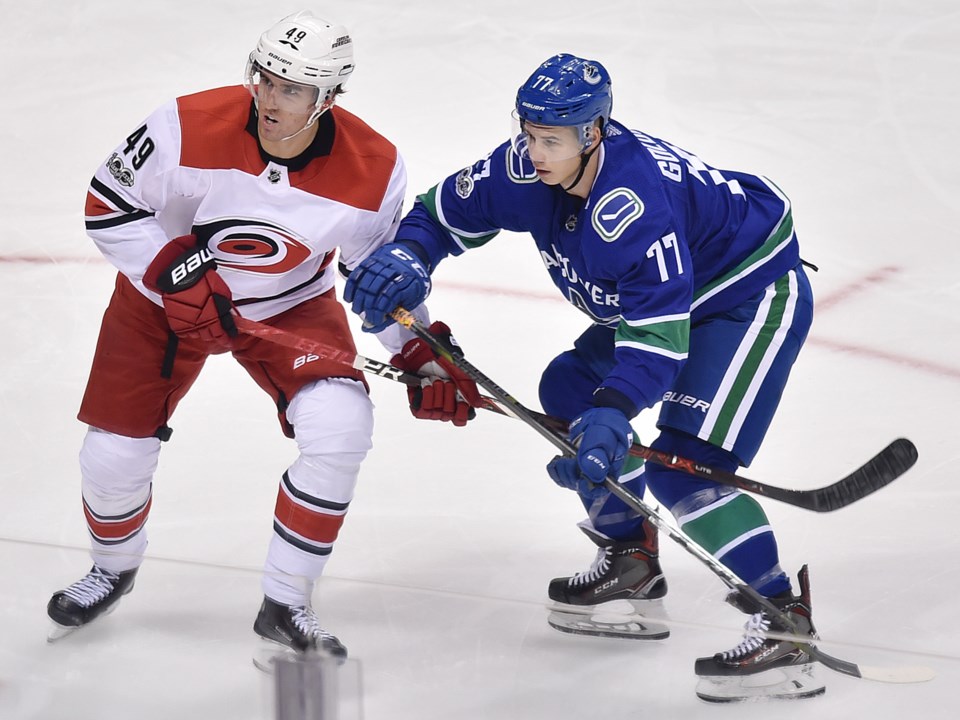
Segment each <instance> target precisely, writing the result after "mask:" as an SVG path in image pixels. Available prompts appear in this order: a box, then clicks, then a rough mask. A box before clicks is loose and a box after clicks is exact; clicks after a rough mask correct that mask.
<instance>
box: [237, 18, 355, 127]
mask: <svg viewBox="0 0 960 720" xmlns="http://www.w3.org/2000/svg"><path fill="white" fill-rule="evenodd" d="M353 67H354V65H353V41H352V40H351V39H350V33H349V32H347V29H346V28H345V27H344V26H343V25H337V24H335V23H330V22H327V21H326V20H322V19H320V18H318V17H316V16H315V15H314V14H313V13H312V12H311V11H309V10H301V11H300V12H298V13H294V14H293V15H290V16H288V17H285V18H284V19H283V20H281V21H280V22H278V23H276V24H275V25H273V26H272V27H271V28H269V29H267V30H266V32H264V33H263V34H262V35H261V36H260V39H259V40H258V41H257V46H256V47H255V48H254V49H253V51H252V52H251V53H250V57H249V59H248V61H247V71H246V74H245V78H244V85H246V86H247V88H248V89H249V90H250V92H251V93H252V94H253V96H254V99H256V88H255V86H256V84H257V83H256V75H257V74H258V73H259V72H260V71H261V70H264V71H266V72H268V73H271V74H273V75H276V76H277V77H281V78H284V79H285V80H289V81H290V82H295V83H299V84H301V85H310V86H313V87H315V88H317V89H318V90H319V92H318V95H317V102H316V109H315V111H314V113H313V115H312V117H311V118H310V121H309V122H308V123H307V126H308V127H309V126H310V125H311V124H313V122H314V120H316V119H317V118H318V117H320V115H322V114H323V113H324V112H325V111H326V110H328V109H329V108H330V107H331V106H332V105H333V101H334V98H335V96H336V94H337V91H339V90H340V89H341V87H342V86H343V84H344V83H345V82H346V81H347V78H349V77H350V74H351V73H352V72H353Z"/></svg>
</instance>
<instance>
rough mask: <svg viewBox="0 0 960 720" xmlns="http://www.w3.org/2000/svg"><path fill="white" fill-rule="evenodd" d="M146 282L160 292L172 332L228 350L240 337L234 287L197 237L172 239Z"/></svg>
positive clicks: (147, 273)
mask: <svg viewBox="0 0 960 720" xmlns="http://www.w3.org/2000/svg"><path fill="white" fill-rule="evenodd" d="M143 283H144V285H146V286H147V287H148V288H149V289H151V290H153V291H154V292H156V293H159V294H160V295H161V297H162V299H163V308H164V310H165V311H166V313H167V322H169V324H170V329H171V330H173V331H174V332H175V333H176V334H177V335H179V336H181V337H185V338H191V339H199V340H206V341H209V342H212V343H215V344H217V345H220V346H222V347H224V348H228V347H230V338H234V337H236V336H237V326H236V323H235V322H234V320H233V314H234V312H235V308H234V305H233V296H232V294H231V292H230V288H229V287H227V284H226V283H225V282H224V281H223V278H222V277H220V274H219V273H218V272H217V263H216V261H215V260H214V259H213V255H212V254H211V253H210V251H209V250H207V249H206V248H203V247H198V246H197V238H196V237H195V236H194V235H183V236H181V237H178V238H175V239H173V240H171V241H170V242H169V243H167V244H166V245H164V246H163V248H161V250H160V252H159V253H157V256H156V257H155V258H154V259H153V261H152V262H151V263H150V265H149V266H148V267H147V271H146V273H145V274H144V276H143Z"/></svg>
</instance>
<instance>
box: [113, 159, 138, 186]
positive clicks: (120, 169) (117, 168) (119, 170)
mask: <svg viewBox="0 0 960 720" xmlns="http://www.w3.org/2000/svg"><path fill="white" fill-rule="evenodd" d="M107 170H108V171H109V172H110V174H111V175H113V177H114V179H115V180H116V181H117V182H118V183H120V184H121V185H123V186H124V187H133V183H134V182H135V180H134V177H133V170H131V169H130V168H128V167H127V166H126V165H124V164H123V160H121V159H120V156H119V155H117V153H114V154H113V155H111V156H110V159H109V160H107Z"/></svg>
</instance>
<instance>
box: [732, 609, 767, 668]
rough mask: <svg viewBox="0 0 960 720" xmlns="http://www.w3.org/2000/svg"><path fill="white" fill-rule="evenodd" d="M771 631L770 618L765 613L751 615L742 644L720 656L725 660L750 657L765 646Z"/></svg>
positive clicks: (745, 627)
mask: <svg viewBox="0 0 960 720" xmlns="http://www.w3.org/2000/svg"><path fill="white" fill-rule="evenodd" d="M769 629H770V618H768V617H767V616H766V614H765V613H762V612H761V613H755V614H753V615H751V616H750V619H749V620H747V623H746V625H744V626H743V630H744V633H743V640H741V641H740V644H739V645H737V646H736V647H735V648H733V649H731V650H726V651H724V652H722V653H720V656H721V657H722V658H723V659H724V660H731V659H734V658H741V657H744V656H746V655H749V654H750V653H752V652H754V651H755V650H756V649H757V648H759V647H760V646H761V645H763V643H764V640H766V637H767V630H769Z"/></svg>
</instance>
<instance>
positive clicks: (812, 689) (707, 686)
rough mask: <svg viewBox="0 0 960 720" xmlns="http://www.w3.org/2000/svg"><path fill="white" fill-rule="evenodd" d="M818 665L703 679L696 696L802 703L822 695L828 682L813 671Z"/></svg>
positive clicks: (713, 699)
mask: <svg viewBox="0 0 960 720" xmlns="http://www.w3.org/2000/svg"><path fill="white" fill-rule="evenodd" d="M814 667H815V664H814V663H808V664H806V665H793V666H791V667H785V668H771V669H770V670H765V671H764V672H761V673H756V674H754V675H726V676H710V677H706V676H701V677H700V681H699V682H698V683H697V689H696V693H697V697H698V698H700V699H701V700H705V701H706V702H711V703H729V702H759V701H763V700H802V699H805V698H811V697H816V696H817V695H823V694H824V693H825V692H826V691H827V688H826V683H824V681H823V680H820V679H819V678H818V677H817V676H816V674H815V671H814Z"/></svg>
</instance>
